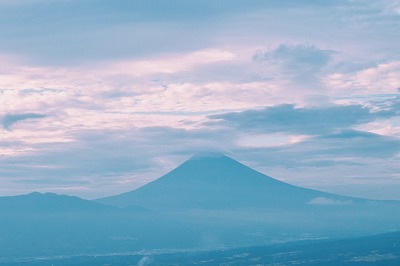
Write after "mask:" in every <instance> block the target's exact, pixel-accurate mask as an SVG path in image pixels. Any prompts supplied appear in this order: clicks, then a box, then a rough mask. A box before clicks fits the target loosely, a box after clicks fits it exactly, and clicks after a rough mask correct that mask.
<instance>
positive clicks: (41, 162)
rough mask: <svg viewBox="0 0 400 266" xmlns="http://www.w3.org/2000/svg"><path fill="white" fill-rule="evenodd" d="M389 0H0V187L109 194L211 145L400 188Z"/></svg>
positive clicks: (303, 171)
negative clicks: (319, 1) (317, 0)
mask: <svg viewBox="0 0 400 266" xmlns="http://www.w3.org/2000/svg"><path fill="white" fill-rule="evenodd" d="M398 11H399V5H398V3H396V1H391V0H385V1H380V2H379V3H377V2H376V1H347V0H341V1H324V2H323V4H322V3H318V2H316V1H302V2H297V1H252V2H251V3H249V2H243V1H218V3H217V2H215V1H201V2H193V1H191V2H188V1H180V0H176V1H175V0H174V1H168V4H167V3H166V2H165V1H158V0H154V1H119V2H118V3H114V2H113V3H111V2H109V1H106V0H104V1H103V0H101V1H92V0H83V1H49V0H18V1H1V3H0V17H1V23H0V39H1V40H2V41H1V42H0V123H1V126H0V184H1V188H0V195H10V194H16V193H23V192H30V191H32V190H41V191H53V192H63V193H70V194H75V195H79V196H83V197H87V198H93V197H99V196H103V195H111V194H115V193H118V192H123V191H126V190H130V189H133V188H136V187H138V186H140V185H143V184H144V183H145V182H148V181H150V180H152V179H154V178H156V177H158V176H160V175H162V174H164V173H165V172H166V171H168V170H170V169H172V168H173V167H174V166H176V165H177V164H179V163H181V162H182V161H184V160H185V159H187V158H189V157H190V156H191V155H192V154H193V153H195V152H197V151H199V150H203V151H204V150H213V151H214V150H217V151H222V152H224V153H228V155H231V156H232V157H234V158H237V159H240V160H242V161H243V162H245V163H247V164H249V165H250V166H252V167H255V168H257V169H258V170H260V171H263V172H265V173H267V174H269V175H271V176H274V177H277V178H279V179H282V180H284V181H287V182H289V183H295V184H298V185H303V186H311V187H314V188H319V189H324V190H327V191H329V190H330V189H331V190H332V191H335V192H336V193H345V194H351V193H352V192H351V190H350V189H348V188H349V187H352V188H354V193H356V189H357V186H358V187H360V191H362V192H360V193H358V194H357V193H356V194H357V196H360V195H361V196H364V197H376V198H396V199H400V198H399V196H398V195H400V194H399V193H397V192H398V191H395V190H393V189H392V188H393V187H396V186H398V185H399V184H400V175H399V174H398V173H399V172H400V169H399V167H398V165H400V164H399V152H400V148H399V138H400V118H399V110H400V104H399V102H400V101H399V99H400V96H399V93H400V91H399V88H400V75H399V73H400V56H399V54H398V43H399V42H400V32H399V31H398V30H397V29H398V28H399V26H400V15H399V12H398ZM294 22H295V23H294ZM371 36H374V38H371ZM337 184H343V186H342V187H338V186H337ZM374 187H380V188H381V190H380V191H382V192H381V193H380V194H379V193H376V192H371V191H372V190H373V189H372V188H374ZM369 188H370V189H369ZM387 191H391V192H390V193H387Z"/></svg>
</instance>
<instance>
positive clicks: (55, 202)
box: [0, 192, 111, 214]
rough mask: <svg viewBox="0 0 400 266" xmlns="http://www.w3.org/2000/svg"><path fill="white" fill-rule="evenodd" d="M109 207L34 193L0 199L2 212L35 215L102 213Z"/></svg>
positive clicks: (62, 196) (63, 196)
mask: <svg viewBox="0 0 400 266" xmlns="http://www.w3.org/2000/svg"><path fill="white" fill-rule="evenodd" d="M110 208H111V207H109V206H104V205H102V204H99V203H96V202H93V201H89V200H84V199H81V198H78V197H73V196H67V195H58V194H54V193H39V192H32V193H30V194H27V195H18V196H8V197H0V212H3V213H24V214H27V213H34V212H36V213H37V212H40V213H44V212H50V213H53V214H54V213H58V212H68V211H74V212H77V211H101V210H105V209H110Z"/></svg>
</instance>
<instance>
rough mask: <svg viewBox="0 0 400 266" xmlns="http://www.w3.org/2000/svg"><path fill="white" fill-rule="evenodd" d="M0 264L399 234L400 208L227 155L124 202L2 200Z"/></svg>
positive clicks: (49, 197)
mask: <svg viewBox="0 0 400 266" xmlns="http://www.w3.org/2000/svg"><path fill="white" fill-rule="evenodd" d="M0 212H1V213H2V219H1V220H0V235H1V237H0V257H2V258H14V259H15V258H23V257H39V256H58V255H69V256H72V255H90V254H97V255H99V254H110V253H113V254H123V253H126V252H128V253H129V252H139V251H143V250H146V251H151V250H153V251H155V250H170V251H171V250H174V251H177V250H191V251H193V250H214V249H216V250H218V249H221V248H235V247H241V246H249V245H264V244H277V243H283V242H290V241H298V240H316V239H329V238H346V237H354V236H363V235H371V234H376V233H383V232H389V231H394V230H400V202H397V201H373V200H366V199H357V198H352V197H344V196H339V195H334V194H330V193H325V192H320V191H316V190H311V189H306V188H300V187H296V186H292V185H290V184H286V183H284V182H281V181H278V180H276V179H273V178H272V177H268V176H266V175H263V174H261V173H259V172H257V171H254V170H252V169H251V168H249V167H247V166H245V165H243V164H241V163H239V162H237V161H235V160H233V159H231V158H229V157H227V156H224V155H215V154H213V155H207V156H194V157H193V158H191V159H189V160H188V161H186V162H185V163H183V164H182V165H180V166H179V167H177V168H176V169H174V170H173V171H171V172H170V173H168V174H166V175H164V176H163V177H161V178H159V179H157V180H155V181H153V182H151V183H149V184H147V185H145V186H143V187H141V188H139V189H137V190H134V191H131V192H128V193H124V194H121V195H116V196H113V197H108V198H103V199H98V200H96V201H88V200H84V199H80V198H77V197H72V196H65V195H56V194H52V193H45V194H41V193H37V192H36V193H31V194H28V195H21V196H12V197H1V198H0Z"/></svg>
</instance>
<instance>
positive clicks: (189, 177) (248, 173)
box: [97, 154, 364, 210]
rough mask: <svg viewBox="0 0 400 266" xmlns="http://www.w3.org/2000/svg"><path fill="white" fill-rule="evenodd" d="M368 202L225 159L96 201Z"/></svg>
mask: <svg viewBox="0 0 400 266" xmlns="http://www.w3.org/2000/svg"><path fill="white" fill-rule="evenodd" d="M363 201H364V200H361V199H356V198H351V197H345V196H338V195H334V194H330V193H325V192H320V191H317V190H312V189H307V188H301V187H297V186H293V185H290V184H287V183H284V182H282V181H279V180H276V179H274V178H272V177H269V176H266V175H264V174H262V173H260V172H257V171H255V170H253V169H251V168H249V167H247V166H245V165H243V164H241V163H239V162H237V161H235V160H233V159H231V158H229V157H227V156H225V155H222V154H205V155H204V154H201V155H195V156H193V157H192V158H190V159H189V160H188V161H186V162H184V163H183V164H182V165H180V166H179V167H177V168H176V169H174V170H172V171H171V172H169V173H168V174H166V175H164V176H162V177H160V178H158V179H156V180H155V181H153V182H150V183H148V184H146V185H144V186H143V187H140V188H138V189H136V190H133V191H130V192H127V193H123V194H120V195H116V196H111V197H107V198H102V199H98V200H97V202H100V203H103V204H108V205H114V206H120V207H124V206H129V205H139V206H144V207H146V208H150V209H155V210H176V209H243V208H246V209H248V208H274V207H276V206H278V205H279V207H280V208H291V207H297V206H299V205H302V206H304V205H346V204H350V203H358V202H363Z"/></svg>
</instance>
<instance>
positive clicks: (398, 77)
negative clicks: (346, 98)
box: [325, 61, 400, 95]
mask: <svg viewBox="0 0 400 266" xmlns="http://www.w3.org/2000/svg"><path fill="white" fill-rule="evenodd" d="M325 83H326V85H327V86H328V87H330V88H332V89H333V90H334V91H333V93H334V94H337V95H339V94H342V93H359V94H385V93H389V94H390V93H397V92H398V88H400V61H394V62H388V63H383V64H378V65H377V66H376V67H371V68H367V69H364V70H361V71H358V72H356V73H349V74H348V73H334V74H330V75H329V76H327V78H326V79H325Z"/></svg>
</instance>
